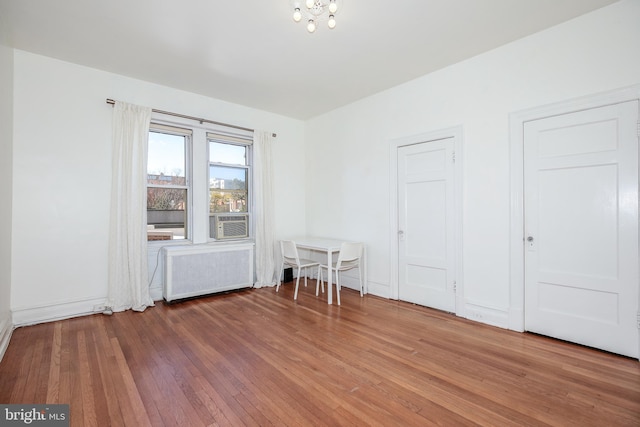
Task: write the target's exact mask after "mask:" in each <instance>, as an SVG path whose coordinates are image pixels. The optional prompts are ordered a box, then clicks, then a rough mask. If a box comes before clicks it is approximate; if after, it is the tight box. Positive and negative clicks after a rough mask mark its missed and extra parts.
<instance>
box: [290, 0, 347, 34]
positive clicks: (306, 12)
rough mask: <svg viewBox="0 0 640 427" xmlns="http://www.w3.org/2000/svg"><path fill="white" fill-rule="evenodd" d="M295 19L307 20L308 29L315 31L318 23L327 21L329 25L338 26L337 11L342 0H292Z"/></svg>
mask: <svg viewBox="0 0 640 427" xmlns="http://www.w3.org/2000/svg"><path fill="white" fill-rule="evenodd" d="M291 4H292V6H293V20H294V21H296V22H300V21H302V19H303V18H304V20H305V21H306V22H307V31H309V32H310V33H313V32H315V31H316V28H317V27H318V23H319V22H322V21H325V20H326V21H327V27H329V28H330V29H334V28H335V27H336V16H335V15H336V12H337V11H338V9H341V8H342V6H341V4H342V0H292V1H291Z"/></svg>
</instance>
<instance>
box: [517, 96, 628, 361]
mask: <svg viewBox="0 0 640 427" xmlns="http://www.w3.org/2000/svg"><path fill="white" fill-rule="evenodd" d="M637 121H638V103H637V101H630V102H625V103H620V104H615V105H609V106H604V107H600V108H593V109H589V110H584V111H579V112H574V113H569V114H563V115H559V116H554V117H549V118H544V119H540V120H534V121H531V122H527V123H525V125H524V174H525V175H524V180H525V185H524V192H525V193H524V195H525V199H524V202H525V212H524V215H525V222H524V225H525V229H524V233H525V234H524V235H525V242H524V244H525V329H526V330H528V331H532V332H537V333H541V334H544V335H548V336H552V337H556V338H560V339H563V340H567V341H571V342H575V343H579V344H584V345H587V346H591V347H596V348H600V349H603V350H607V351H611V352H614V353H618V354H623V355H627V356H631V357H636V358H637V357H638V351H639V347H638V344H639V343H638V337H639V334H638V325H637V317H636V316H637V313H638V305H639V304H638V301H639V300H638V298H639V291H638V288H639V285H638V136H637V128H636V123H637Z"/></svg>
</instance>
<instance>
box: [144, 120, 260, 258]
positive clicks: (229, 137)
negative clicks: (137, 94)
mask: <svg viewBox="0 0 640 427" xmlns="http://www.w3.org/2000/svg"><path fill="white" fill-rule="evenodd" d="M158 129H159V130H160V132H166V130H167V129H175V130H178V131H179V132H178V135H181V136H182V135H183V133H182V132H191V135H190V137H189V138H188V140H187V143H186V148H185V151H186V153H185V168H186V173H185V179H186V183H187V186H188V188H187V207H186V209H187V216H186V221H187V225H186V230H185V238H184V239H180V240H175V239H174V240H147V245H148V247H149V248H161V247H163V246H171V245H181V244H182V245H185V244H186V245H191V244H203V243H210V244H214V243H220V244H223V243H227V242H243V241H253V240H254V239H255V233H254V224H253V215H254V209H255V203H254V200H255V199H254V197H255V195H254V193H253V191H254V190H253V189H254V182H253V179H254V172H253V168H254V167H255V165H254V156H253V142H254V131H253V130H249V129H243V128H236V127H234V126H225V125H223V124H220V123H215V122H211V121H206V120H201V119H193V118H188V117H186V116H177V115H173V114H168V113H164V112H155V111H154V112H153V113H152V116H151V124H150V129H149V132H152V131H158ZM166 133H170V132H166ZM210 134H215V135H216V136H217V137H220V138H223V140H222V141H221V140H220V139H219V138H214V140H215V142H223V143H230V142H233V143H235V144H237V145H242V146H245V147H246V148H247V154H246V155H247V164H246V165H245V167H246V168H248V176H247V183H246V185H247V192H248V194H247V201H246V202H247V212H242V213H235V212H233V213H231V215H239V214H242V215H247V237H237V238H230V239H215V238H213V237H210V236H211V230H210V228H211V227H212V224H211V221H210V217H209V213H210V206H209V201H210V190H209V173H210V169H209V168H210V162H209V140H210V138H209V135H210ZM231 167H237V165H231ZM166 187H167V186H165V188H166ZM145 214H146V212H145ZM227 214H229V213H227ZM145 232H146V230H145ZM152 250H156V249H152Z"/></svg>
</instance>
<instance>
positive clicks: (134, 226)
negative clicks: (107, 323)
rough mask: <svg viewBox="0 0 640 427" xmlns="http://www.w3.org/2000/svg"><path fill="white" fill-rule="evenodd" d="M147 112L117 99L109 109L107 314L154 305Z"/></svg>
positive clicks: (142, 108) (149, 118)
mask: <svg viewBox="0 0 640 427" xmlns="http://www.w3.org/2000/svg"><path fill="white" fill-rule="evenodd" d="M150 120H151V109H150V108H146V107H140V106H137V105H131V104H127V103H123V102H119V101H116V103H115V105H114V108H113V140H112V173H113V176H112V179H111V218H110V224H109V278H108V286H109V289H108V296H107V302H106V304H105V305H106V307H107V312H108V311H114V312H115V311H124V310H128V309H133V310H135V311H144V309H145V308H147V307H149V306H152V305H154V304H153V300H152V299H151V296H150V293H149V284H148V283H147V282H148V275H149V273H148V270H147V235H146V229H147V216H146V212H147V207H146V197H147V190H146V175H147V144H148V139H149V124H150Z"/></svg>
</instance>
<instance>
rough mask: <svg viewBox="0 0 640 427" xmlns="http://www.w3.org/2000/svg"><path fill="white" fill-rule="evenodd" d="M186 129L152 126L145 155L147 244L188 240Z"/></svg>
mask: <svg viewBox="0 0 640 427" xmlns="http://www.w3.org/2000/svg"><path fill="white" fill-rule="evenodd" d="M191 134H192V133H191V131H190V130H188V129H181V128H173V127H169V126H161V125H156V124H152V126H151V129H150V131H149V145H148V154H147V240H176V239H177V240H179V239H185V238H188V230H189V224H188V218H189V215H188V210H189V200H190V194H189V193H190V188H189V179H188V175H187V172H188V165H189V163H190V162H189V159H188V154H189V152H190V150H189V145H190V139H191Z"/></svg>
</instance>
